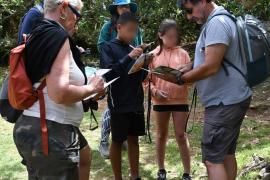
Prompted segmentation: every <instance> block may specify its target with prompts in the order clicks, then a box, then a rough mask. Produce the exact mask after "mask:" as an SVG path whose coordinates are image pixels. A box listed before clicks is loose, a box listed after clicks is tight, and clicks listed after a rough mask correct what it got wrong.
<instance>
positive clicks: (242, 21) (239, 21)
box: [205, 13, 270, 87]
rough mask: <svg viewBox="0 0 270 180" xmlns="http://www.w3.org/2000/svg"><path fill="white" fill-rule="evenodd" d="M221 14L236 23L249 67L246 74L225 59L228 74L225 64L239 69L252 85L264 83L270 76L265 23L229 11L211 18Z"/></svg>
mask: <svg viewBox="0 0 270 180" xmlns="http://www.w3.org/2000/svg"><path fill="white" fill-rule="evenodd" d="M221 15H225V16H227V17H229V18H230V19H231V20H232V21H233V22H235V23H236V26H237V31H238V37H239V46H240V51H241V56H242V59H243V61H244V62H245V65H246V68H247V74H245V73H243V72H242V70H240V69H239V68H238V67H236V66H235V65H234V64H233V63H232V62H231V61H229V60H227V59H224V60H223V64H222V67H223V69H224V70H225V72H226V74H227V75H229V72H228V70H227V69H226V66H225V65H224V64H228V65H230V66H232V67H233V68H234V69H235V70H236V71H238V72H239V73H240V74H241V75H242V76H243V78H244V79H245V80H246V81H247V83H248V85H249V86H250V87H253V86H256V85H258V84H260V83H262V82H263V81H265V80H266V79H267V78H268V77H269V76H270V39H269V35H268V33H267V31H266V28H265V27H264V25H263V23H262V22H261V21H260V20H258V19H257V18H255V17H254V16H252V15H245V16H244V17H241V16H240V17H235V16H233V15H232V14H229V13H218V14H215V15H214V16H212V17H211V19H212V18H214V17H216V16H221ZM211 19H209V20H208V22H209V21H211ZM205 32H206V31H205ZM205 35H206V34H205Z"/></svg>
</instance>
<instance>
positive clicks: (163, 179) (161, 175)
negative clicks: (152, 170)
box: [157, 169, 167, 180]
mask: <svg viewBox="0 0 270 180" xmlns="http://www.w3.org/2000/svg"><path fill="white" fill-rule="evenodd" d="M157 176H158V178H157V180H166V179H167V178H166V176H167V172H166V170H165V169H160V170H159V171H158V173H157Z"/></svg>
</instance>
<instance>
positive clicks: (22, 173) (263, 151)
mask: <svg viewBox="0 0 270 180" xmlns="http://www.w3.org/2000/svg"><path fill="white" fill-rule="evenodd" d="M12 128H13V125H12V124H9V123H7V122H5V121H4V120H2V119H1V120H0V145H1V148H0V154H1V156H0V179H1V180H12V179H14V180H17V179H18V180H20V179H22V180H24V179H27V174H26V170H25V167H24V166H22V165H21V164H20V161H21V158H20V156H19V154H18V153H17V150H16V147H15V145H14V143H13V140H12ZM88 128H89V115H88V114H87V115H86V116H85V118H84V121H83V123H82V126H81V129H82V132H83V134H84V135H85V136H86V138H87V140H88V141H89V143H90V146H91V147H92V150H93V161H92V169H91V179H97V180H99V179H112V171H111V166H110V162H109V161H108V160H103V159H102V158H101V157H100V155H99V152H98V145H99V137H100V130H99V129H98V130H96V131H89V130H88ZM170 128H171V129H172V127H171V125H170ZM201 131H202V126H201V124H200V123H196V124H195V127H194V130H193V132H192V133H191V134H190V135H189V137H190V143H191V148H192V149H191V150H192V174H193V177H194V179H199V177H201V176H203V175H204V174H205V168H204V166H203V165H202V163H201V162H200V159H201V155H200V138H201ZM269 132H270V123H269V122H260V121H254V120H253V119H246V120H245V121H244V124H243V126H242V133H241V136H240V138H239V145H238V153H237V160H238V166H239V169H241V168H243V166H244V165H246V164H247V163H249V162H250V161H251V157H252V155H253V154H259V155H260V156H262V157H270V141H269V140H270V136H269ZM152 135H153V136H155V134H154V133H153V134H152ZM140 143H141V149H140V151H141V158H140V162H141V165H140V171H141V175H142V177H143V178H144V179H154V178H155V176H156V171H157V167H156V164H155V153H154V144H148V143H146V141H145V139H144V138H141V141H140ZM178 154H179V153H178V148H177V145H176V142H175V140H174V138H173V133H172V131H171V132H170V138H169V140H168V145H167V153H166V167H167V169H168V171H169V178H170V179H179V178H180V175H181V174H182V169H183V168H182V165H181V163H180V162H181V159H180V157H179V155H178ZM128 169H129V168H128V159H127V153H126V152H124V157H123V173H124V176H125V177H128V174H129V173H128ZM257 175H258V172H250V173H249V174H247V175H246V176H245V177H242V178H241V179H243V180H250V179H255V178H256V176H257Z"/></svg>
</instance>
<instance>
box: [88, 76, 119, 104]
mask: <svg viewBox="0 0 270 180" xmlns="http://www.w3.org/2000/svg"><path fill="white" fill-rule="evenodd" d="M119 78H120V77H117V78H115V79H113V80H111V81H109V82H107V83H104V89H106V88H107V87H109V85H111V84H112V83H114V82H115V81H116V80H117V79H119ZM97 95H98V93H95V94H92V95H91V96H89V97H87V98H85V99H84V100H88V99H91V98H94V97H95V96H97Z"/></svg>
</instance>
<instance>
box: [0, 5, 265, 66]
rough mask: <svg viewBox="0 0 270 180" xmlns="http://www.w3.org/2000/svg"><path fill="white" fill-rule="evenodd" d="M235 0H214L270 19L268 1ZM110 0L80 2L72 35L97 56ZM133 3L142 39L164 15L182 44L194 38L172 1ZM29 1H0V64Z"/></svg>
mask: <svg viewBox="0 0 270 180" xmlns="http://www.w3.org/2000/svg"><path fill="white" fill-rule="evenodd" d="M235 1H241V0H235ZM235 1H227V0H217V4H220V5H223V6H225V7H226V8H227V9H228V10H230V11H231V12H233V13H234V14H235V15H242V14H245V13H250V14H254V15H255V16H257V17H259V18H260V19H262V20H269V19H270V11H269V9H270V1H269V0H260V1H256V2H255V4H254V6H252V8H250V10H248V9H245V8H244V7H243V6H242V5H241V3H237V2H235ZM242 1H243V0H242ZM244 1H252V0H244ZM36 2H37V1H36ZM111 2H112V0H95V1H84V9H83V16H84V17H83V19H82V21H81V22H80V31H79V33H78V34H77V35H76V41H77V43H78V45H80V46H83V47H88V48H90V49H91V51H92V53H93V55H94V57H97V56H98V52H97V48H96V43H97V38H98V35H99V31H100V29H101V27H102V25H103V24H104V22H105V21H106V20H109V19H110V14H109V13H108V11H107V7H108V5H109V4H110V3H111ZM136 2H137V3H138V5H139V12H138V16H139V17H140V26H141V28H142V29H143V34H144V41H145V42H151V41H156V34H157V29H158V26H159V24H160V22H161V21H162V20H163V19H165V18H172V19H175V20H177V22H178V24H179V28H180V40H181V43H182V44H186V43H190V42H193V41H195V40H196V39H197V35H198V33H199V29H200V28H199V27H198V26H197V25H195V24H194V23H190V22H188V21H187V20H186V18H185V17H184V16H183V14H182V13H181V10H179V9H178V8H177V6H176V0H174V1H167V0H155V1H153V0H144V1H139V0H136ZM33 4H34V1H33V0H31V1H29V0H8V1H7V0H0V47H1V48H0V58H1V59H0V64H7V59H8V53H9V51H10V49H11V48H12V47H14V46H15V45H16V40H17V32H18V25H19V22H20V19H21V17H22V16H23V15H24V14H25V12H26V11H27V10H28V9H29V8H30V7H31V6H33ZM191 49H192V48H189V49H188V50H191Z"/></svg>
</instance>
